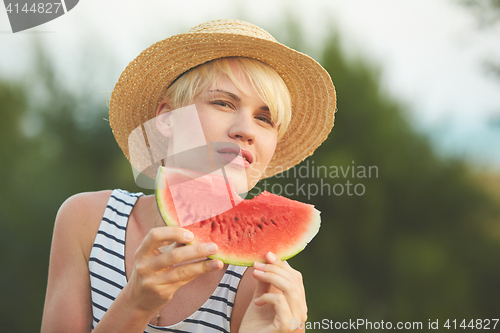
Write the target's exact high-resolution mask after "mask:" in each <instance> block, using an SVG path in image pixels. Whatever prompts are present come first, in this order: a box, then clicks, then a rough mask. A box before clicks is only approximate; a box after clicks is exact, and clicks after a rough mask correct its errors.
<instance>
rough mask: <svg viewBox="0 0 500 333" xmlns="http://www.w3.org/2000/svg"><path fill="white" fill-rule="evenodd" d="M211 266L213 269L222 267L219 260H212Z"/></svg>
mask: <svg viewBox="0 0 500 333" xmlns="http://www.w3.org/2000/svg"><path fill="white" fill-rule="evenodd" d="M210 268H211V269H219V268H220V265H219V261H212V262H211V263H210Z"/></svg>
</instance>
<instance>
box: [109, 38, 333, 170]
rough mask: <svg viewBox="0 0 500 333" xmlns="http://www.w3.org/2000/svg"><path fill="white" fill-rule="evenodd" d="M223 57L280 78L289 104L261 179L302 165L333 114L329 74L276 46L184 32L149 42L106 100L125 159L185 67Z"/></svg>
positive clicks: (324, 133)
mask: <svg viewBox="0 0 500 333" xmlns="http://www.w3.org/2000/svg"><path fill="white" fill-rule="evenodd" d="M224 57H247V58H252V59H256V60H259V61H261V62H263V63H265V64H267V65H269V66H271V67H272V68H274V69H275V70H276V72H277V73H278V74H279V75H280V76H281V77H282V78H283V80H284V82H285V84H286V86H287V87H288V90H289V91H290V95H291V100H292V117H291V122H290V125H289V127H288V129H287V131H286V133H285V135H284V136H283V137H282V138H281V139H280V141H279V142H278V144H277V147H276V151H275V154H274V156H273V158H272V160H271V162H270V164H269V165H268V167H267V169H266V170H265V172H264V174H263V175H262V178H267V177H271V176H274V175H275V174H277V173H280V172H283V171H286V170H288V169H289V168H291V167H293V166H294V165H296V164H298V163H300V162H301V161H303V160H304V159H305V158H306V157H308V156H310V155H312V153H313V152H314V151H315V150H316V148H318V146H319V145H321V143H322V142H323V141H324V140H326V138H327V137H328V134H329V133H330V131H331V129H332V127H333V124H334V117H335V111H336V94H335V88H334V85H333V83H332V80H331V78H330V75H329V74H328V72H327V71H326V70H325V69H324V68H323V67H322V66H321V65H320V64H318V63H317V62H316V61H315V60H314V59H312V58H311V57H309V56H307V55H305V54H303V53H300V52H298V51H295V50H293V49H291V48H289V47H287V46H285V45H283V44H280V43H278V42H274V41H270V40H265V39H261V38H255V37H249V36H243V35H238V34H225V33H210V34H207V33H184V34H181V35H176V36H173V37H170V38H167V39H164V40H162V41H160V42H157V43H155V44H153V45H152V46H151V47H149V48H147V49H146V50H144V51H143V52H142V53H141V54H140V55H139V56H137V58H135V59H134V60H133V61H132V62H130V63H129V65H128V66H127V67H126V69H125V70H124V71H123V73H122V74H121V76H120V78H119V80H118V82H117V84H116V85H115V88H114V90H113V92H112V95H111V99H110V117H109V120H110V125H111V128H112V130H113V134H114V136H115V138H116V140H117V142H118V145H119V146H120V148H121V149H122V151H123V152H124V154H125V156H127V158H128V159H129V160H130V155H129V149H128V137H129V135H130V133H131V132H132V131H133V130H134V129H135V128H137V127H138V126H140V125H141V124H142V123H144V122H145V121H147V120H149V119H152V118H154V117H155V116H156V110H157V107H158V105H159V103H160V101H161V99H162V98H163V95H164V93H165V90H166V88H167V87H168V86H170V84H172V82H173V81H174V80H175V79H176V78H177V77H179V76H180V75H181V74H183V73H184V72H186V71H188V70H189V69H191V68H193V67H196V66H198V65H201V64H203V63H206V62H208V61H210V60H214V59H218V58H224Z"/></svg>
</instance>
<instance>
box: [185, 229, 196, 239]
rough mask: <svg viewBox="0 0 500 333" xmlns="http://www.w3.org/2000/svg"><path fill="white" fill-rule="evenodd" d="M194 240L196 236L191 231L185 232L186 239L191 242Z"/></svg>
mask: <svg viewBox="0 0 500 333" xmlns="http://www.w3.org/2000/svg"><path fill="white" fill-rule="evenodd" d="M193 238H194V235H193V233H192V232H191V231H185V232H184V239H185V240H187V241H189V240H191V239H193Z"/></svg>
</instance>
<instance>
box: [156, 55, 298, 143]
mask: <svg viewBox="0 0 500 333" xmlns="http://www.w3.org/2000/svg"><path fill="white" fill-rule="evenodd" d="M231 62H235V63H236V64H238V65H239V67H240V68H241V69H242V71H243V73H244V74H245V75H246V77H247V79H248V81H249V82H250V84H251V86H252V88H253V89H254V90H255V92H256V93H257V94H258V96H259V97H260V98H261V99H262V100H263V101H264V103H266V105H267V106H268V107H269V111H270V112H271V120H272V122H273V124H274V125H276V126H278V139H280V138H281V137H283V135H284V134H285V132H286V130H287V128H288V124H289V123H290V119H291V116H292V102H291V97H290V92H289V91H288V88H287V87H286V84H285V82H284V81H283V79H282V78H281V76H280V75H279V74H278V73H277V72H276V71H275V70H274V69H273V68H271V67H270V66H268V65H266V64H264V63H262V62H260V61H258V60H255V59H251V58H242V57H228V58H220V59H215V60H212V61H209V62H206V63H204V64H202V65H199V66H197V67H194V68H192V69H190V70H189V71H187V72H185V73H184V74H182V75H181V76H180V77H178V78H177V79H176V80H175V81H174V83H172V84H171V85H170V86H169V87H168V89H167V91H166V92H165V96H164V97H165V98H166V99H167V100H168V101H169V103H170V106H171V107H172V109H178V108H180V107H183V106H186V105H188V104H190V103H192V102H193V100H194V99H195V97H196V96H198V95H199V94H200V93H202V92H203V91H205V90H206V89H208V88H209V87H210V86H212V85H214V84H217V83H218V80H219V79H220V78H221V77H222V76H225V77H227V78H229V79H230V80H231V82H232V83H233V84H234V85H235V86H236V88H238V89H239V90H240V91H242V92H243V93H247V92H245V91H244V90H243V88H242V86H241V84H240V82H238V80H237V79H236V77H235V75H234V73H233V71H232V70H231V67H230V63H231Z"/></svg>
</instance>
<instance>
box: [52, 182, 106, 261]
mask: <svg viewBox="0 0 500 333" xmlns="http://www.w3.org/2000/svg"><path fill="white" fill-rule="evenodd" d="M111 193H112V191H110V190H105V191H96V192H84V193H78V194H75V195H73V196H71V197H69V198H68V199H66V200H65V201H64V202H63V204H62V205H61V207H60V208H59V210H58V212H57V217H56V222H55V226H54V237H56V236H59V237H63V238H66V239H68V240H69V239H71V240H73V241H75V240H76V241H77V243H79V244H78V245H80V246H81V249H82V250H83V251H84V253H85V254H87V252H88V255H90V250H91V247H92V243H93V239H94V237H95V235H96V233H97V230H98V229H99V224H100V222H101V219H102V216H103V214H104V211H105V209H106V205H107V202H108V200H109V197H110V195H111ZM75 245H76V244H75Z"/></svg>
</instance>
